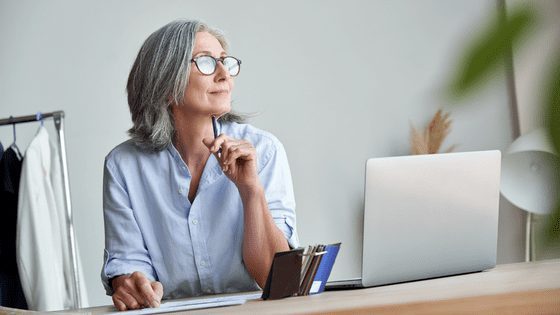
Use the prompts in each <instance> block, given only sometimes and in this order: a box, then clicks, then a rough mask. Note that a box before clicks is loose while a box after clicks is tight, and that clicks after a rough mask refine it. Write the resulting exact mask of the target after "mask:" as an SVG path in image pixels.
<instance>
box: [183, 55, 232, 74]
mask: <svg viewBox="0 0 560 315" xmlns="http://www.w3.org/2000/svg"><path fill="white" fill-rule="evenodd" d="M202 57H209V58H212V59H214V71H212V72H211V73H204V72H203V71H202V70H201V69H200V67H199V66H198V62H197V60H198V59H199V58H202ZM226 58H232V59H234V60H235V61H237V65H238V68H239V70H238V71H237V73H236V74H235V75H232V74H231V73H230V72H229V70H227V73H228V74H229V75H230V76H231V77H236V76H238V75H239V72H241V59H237V58H235V57H233V56H224V57H220V58H215V57H213V56H210V55H200V56H198V57H196V58H192V59H191V62H194V64H195V65H196V68H197V69H198V71H200V73H202V74H203V75H213V74H214V73H216V69H217V68H218V61H220V62H221V63H222V65H224V66H225V64H224V60H225V59H226Z"/></svg>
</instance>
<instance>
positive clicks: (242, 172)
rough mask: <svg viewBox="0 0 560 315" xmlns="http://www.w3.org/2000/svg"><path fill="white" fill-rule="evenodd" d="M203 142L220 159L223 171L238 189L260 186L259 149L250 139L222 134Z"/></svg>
mask: <svg viewBox="0 0 560 315" xmlns="http://www.w3.org/2000/svg"><path fill="white" fill-rule="evenodd" d="M202 142H203V143H204V144H205V145H206V146H207V147H208V149H209V150H210V152H212V153H213V154H214V155H215V156H216V158H217V159H218V161H220V165H221V166H222V170H223V172H224V173H225V174H226V176H227V177H228V178H229V179H230V180H231V181H232V182H233V183H234V184H235V185H236V186H237V188H238V189H245V188H248V189H250V188H256V187H259V177H258V174H257V151H256V150H255V148H254V147H253V145H252V144H251V143H250V142H249V141H246V140H238V139H233V138H230V137H228V136H226V135H224V134H221V135H220V136H218V137H217V138H216V139H208V138H205V139H203V140H202ZM220 149H221V153H219V150H220Z"/></svg>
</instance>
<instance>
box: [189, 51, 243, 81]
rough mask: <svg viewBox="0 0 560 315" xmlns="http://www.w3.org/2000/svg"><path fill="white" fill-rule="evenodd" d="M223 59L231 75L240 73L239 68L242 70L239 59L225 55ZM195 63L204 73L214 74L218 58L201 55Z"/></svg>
mask: <svg viewBox="0 0 560 315" xmlns="http://www.w3.org/2000/svg"><path fill="white" fill-rule="evenodd" d="M218 60H220V59H218ZM222 60H223V61H222V63H223V64H224V66H225V67H226V69H227V71H228V72H229V75H231V76H232V77H234V76H236V75H238V74H239V70H240V66H239V60H237V59H235V58H234V57H230V56H227V57H224V58H223V59H222ZM195 63H196V66H197V67H198V70H199V71H200V72H202V73H203V74H206V75H210V74H213V73H214V71H216V65H217V60H216V59H214V57H212V56H200V57H198V58H196V59H195Z"/></svg>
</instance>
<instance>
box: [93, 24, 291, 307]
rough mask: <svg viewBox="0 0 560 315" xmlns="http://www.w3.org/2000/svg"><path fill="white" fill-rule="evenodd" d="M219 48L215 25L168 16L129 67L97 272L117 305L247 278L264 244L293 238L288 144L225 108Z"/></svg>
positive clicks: (226, 65) (266, 257)
mask: <svg viewBox="0 0 560 315" xmlns="http://www.w3.org/2000/svg"><path fill="white" fill-rule="evenodd" d="M226 50H227V44H226V41H225V39H224V37H223V35H221V33H219V32H218V31H217V30H214V29H212V28H210V27H208V26H207V25H205V24H203V23H201V22H198V21H185V20H178V21H174V22H171V23H169V24H167V25H165V26H164V27H162V28H161V29H159V30H157V31H156V32H154V33H153V34H152V35H150V36H149V37H148V39H147V40H146V41H145V42H144V44H143V45H142V47H141V49H140V52H139V53H138V56H137V58H136V61H135V62H134V65H133V67H132V70H131V71H130V75H129V78H128V84H127V92H128V103H129V106H130V112H131V115H132V121H133V127H132V128H131V129H130V130H129V133H130V135H131V137H132V139H131V140H129V141H126V142H124V143H122V144H120V145H118V146H117V147H116V148H115V149H113V150H112V151H111V152H110V153H109V154H108V155H107V157H106V159H105V170H104V187H103V210H104V218H105V258H104V266H103V270H102V273H101V276H102V280H103V283H104V286H105V288H106V290H107V294H109V295H112V297H113V303H114V304H115V307H116V308H117V309H119V310H127V309H137V308H141V307H157V306H159V304H160V302H161V299H162V297H163V298H177V297H185V296H195V295H202V294H215V293H226V292H239V291H251V290H257V289H258V288H259V286H260V287H261V288H262V287H263V286H264V284H265V281H266V277H267V275H268V271H269V269H270V265H271V262H272V258H273V256H274V254H275V253H276V252H279V251H284V250H288V249H289V247H292V248H294V247H298V245H299V244H298V238H297V233H296V230H295V226H296V225H295V210H294V208H295V202H294V195H293V189H292V180H291V175H290V170H289V166H288V161H287V157H286V153H285V151H284V148H283V146H282V144H281V143H280V142H279V141H278V140H277V139H276V138H275V137H274V136H273V135H271V134H270V133H267V132H265V131H262V130H259V129H257V128H254V127H252V126H250V125H246V124H240V123H238V122H239V118H240V117H239V116H236V115H233V114H231V113H230V111H231V92H232V89H233V86H234V81H233V77H235V76H237V75H238V73H239V70H240V64H241V62H240V61H239V60H238V59H236V58H234V57H230V56H228V55H227V52H226ZM212 117H220V118H219V119H218V123H217V126H216V127H217V129H218V134H219V136H218V137H216V138H214V132H213V126H212Z"/></svg>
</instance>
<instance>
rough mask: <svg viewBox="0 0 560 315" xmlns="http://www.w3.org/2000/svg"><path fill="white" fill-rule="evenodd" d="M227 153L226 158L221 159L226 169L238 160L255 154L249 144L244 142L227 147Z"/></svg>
mask: <svg viewBox="0 0 560 315" xmlns="http://www.w3.org/2000/svg"><path fill="white" fill-rule="evenodd" d="M227 152H228V154H227V158H225V159H223V164H224V165H226V167H229V166H231V165H233V164H234V163H235V161H236V160H237V159H239V158H244V159H246V158H247V157H250V156H251V155H252V154H253V153H254V152H255V149H254V148H253V146H252V145H251V144H250V143H246V142H244V143H240V144H237V145H233V146H231V147H229V148H228V150H227Z"/></svg>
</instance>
